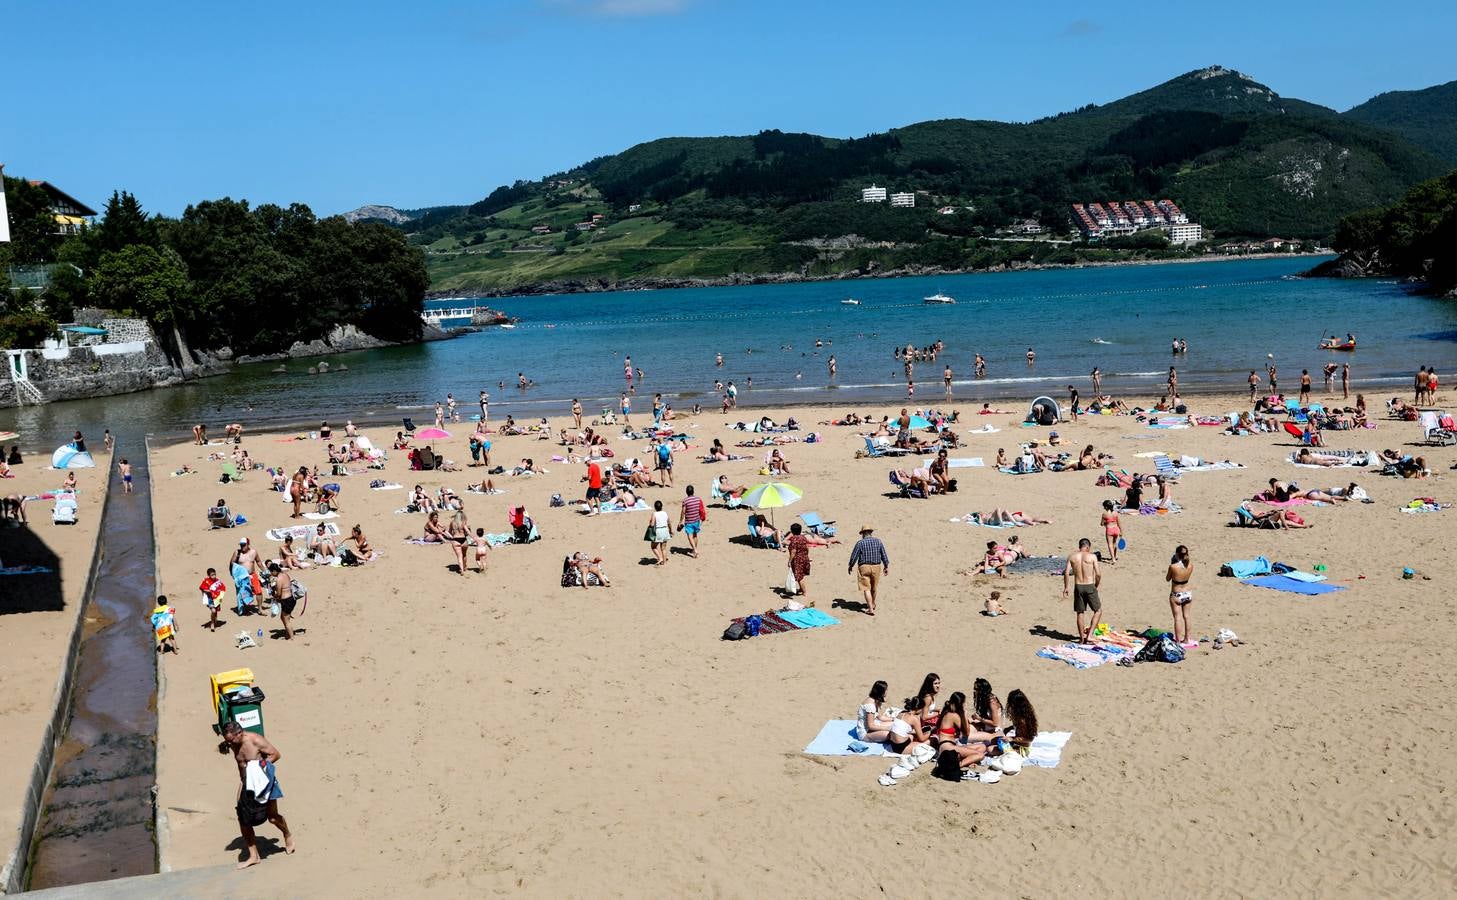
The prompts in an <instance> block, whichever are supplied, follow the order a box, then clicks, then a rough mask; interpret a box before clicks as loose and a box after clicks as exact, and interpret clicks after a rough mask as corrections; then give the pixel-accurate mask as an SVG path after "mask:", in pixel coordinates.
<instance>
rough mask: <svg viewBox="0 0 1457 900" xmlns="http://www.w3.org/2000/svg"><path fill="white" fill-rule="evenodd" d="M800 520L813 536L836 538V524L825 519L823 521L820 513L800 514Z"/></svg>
mask: <svg viewBox="0 0 1457 900" xmlns="http://www.w3.org/2000/svg"><path fill="white" fill-rule="evenodd" d="M799 519H800V521H801V522H803V523H804V527H806V528H808V529H809V530H810V533H811V534H817V535H819V536H820V537H824V538H832V537H834V536H835V523H834V522H826V521H825V520H824V519H821V518H820V514H819V513H815V512H807V513H800V516H799Z"/></svg>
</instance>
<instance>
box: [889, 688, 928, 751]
mask: <svg viewBox="0 0 1457 900" xmlns="http://www.w3.org/2000/svg"><path fill="white" fill-rule="evenodd" d="M920 713H921V698H920V697H907V698H906V708H905V709H903V710H901V712H900V715H898V716H896V717H895V720H894V721H892V722H891V723H890V735H889V739H888V743H889V744H890V749H891V752H892V753H909V752H910V751H912V750H914V749H916V748H917V747H919V746H920V745H921V744H924V743H926V726H925V725H923V724H922V723H921V715H920Z"/></svg>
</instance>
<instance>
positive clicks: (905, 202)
mask: <svg viewBox="0 0 1457 900" xmlns="http://www.w3.org/2000/svg"><path fill="white" fill-rule="evenodd" d="M887 200H889V201H890V205H891V206H893V207H896V208H899V209H913V208H914V207H915V205H916V193H915V192H914V191H897V192H894V193H892V192H890V191H887V190H886V189H885V188H883V187H880V186H879V185H874V184H872V185H871V186H870V187H868V188H862V189H861V190H860V202H861V203H885V202H886V201H887Z"/></svg>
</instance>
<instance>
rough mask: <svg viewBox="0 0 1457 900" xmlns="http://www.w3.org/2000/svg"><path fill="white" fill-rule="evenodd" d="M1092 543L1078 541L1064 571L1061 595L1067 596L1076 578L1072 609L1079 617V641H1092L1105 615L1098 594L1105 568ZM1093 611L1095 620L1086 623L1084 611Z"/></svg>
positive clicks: (1073, 588) (1073, 587)
mask: <svg viewBox="0 0 1457 900" xmlns="http://www.w3.org/2000/svg"><path fill="white" fill-rule="evenodd" d="M1092 547H1093V542H1092V541H1090V540H1088V539H1087V538H1083V539H1082V540H1080V541H1078V549H1077V552H1076V553H1073V554H1072V555H1071V556H1069V557H1068V558H1067V567H1066V568H1064V569H1063V570H1062V596H1063V599H1067V593H1068V579H1069V578H1071V579H1072V580H1073V586H1072V590H1073V612H1075V613H1077V616H1078V643H1080V644H1090V643H1092V640H1093V632H1094V631H1095V630H1097V628H1098V623H1099V622H1100V621H1102V618H1103V601H1102V600H1100V599H1099V597H1098V585H1100V584H1102V583H1103V570H1102V569H1101V568H1099V566H1098V557H1097V554H1095V553H1093V550H1092ZM1090 610H1091V611H1092V613H1093V619H1092V621H1091V622H1090V623H1088V624H1087V625H1086V626H1084V623H1083V614H1084V613H1085V612H1088V611H1090Z"/></svg>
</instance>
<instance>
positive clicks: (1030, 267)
mask: <svg viewBox="0 0 1457 900" xmlns="http://www.w3.org/2000/svg"><path fill="white" fill-rule="evenodd" d="M1326 256H1333V254H1332V253H1329V252H1327V253H1250V254H1243V255H1239V256H1232V255H1229V254H1224V253H1206V254H1204V255H1202V256H1191V257H1185V258H1179V259H1127V260H1112V261H1106V262H1081V263H1075V264H1062V263H1012V264H1009V265H1004V266H994V267H992V268H989V269H942V268H937V267H934V266H930V267H926V268H915V269H887V270H885V271H881V272H843V273H840V274H836V275H803V274H800V273H797V272H768V273H763V274H757V275H750V274H746V273H741V272H736V273H734V274H732V275H722V276H716V277H711V278H694V277H681V278H680V277H669V276H663V277H652V278H629V279H626V280H621V281H610V282H609V281H607V280H606V279H603V278H582V279H561V280H549V281H541V282H532V283H530V284H526V285H520V286H517V287H514V288H509V289H508V288H488V289H484V290H481V289H477V288H471V287H461V288H457V289H454V290H444V289H438V290H437V289H433V288H432V289H431V290H428V291H426V292H425V299H426V300H443V299H447V298H460V297H464V298H466V299H477V300H495V299H503V298H513V297H541V296H560V295H564V294H597V293H611V292H632V291H666V290H681V289H685V288H714V287H745V286H750V285H766V284H805V283H818V282H835V281H864V280H870V279H892V278H921V277H926V276H936V275H1004V274H1007V273H1010V272H1041V271H1053V270H1061V269H1108V268H1122V267H1126V266H1164V265H1189V264H1193V263H1210V262H1238V261H1241V260H1245V261H1248V260H1254V259H1293V258H1304V257H1312V258H1314V257H1326ZM1301 277H1322V276H1311V275H1306V274H1304V273H1302V275H1301Z"/></svg>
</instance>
